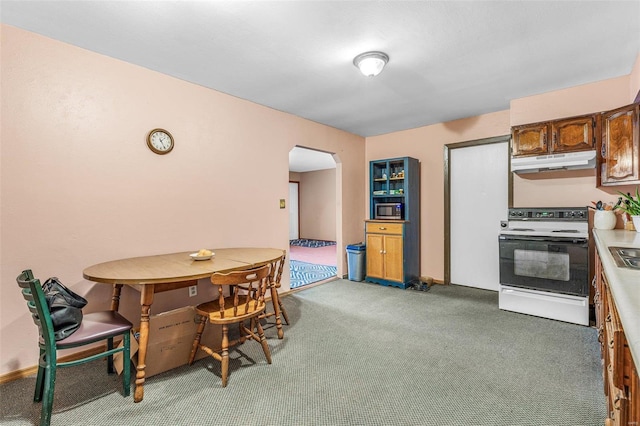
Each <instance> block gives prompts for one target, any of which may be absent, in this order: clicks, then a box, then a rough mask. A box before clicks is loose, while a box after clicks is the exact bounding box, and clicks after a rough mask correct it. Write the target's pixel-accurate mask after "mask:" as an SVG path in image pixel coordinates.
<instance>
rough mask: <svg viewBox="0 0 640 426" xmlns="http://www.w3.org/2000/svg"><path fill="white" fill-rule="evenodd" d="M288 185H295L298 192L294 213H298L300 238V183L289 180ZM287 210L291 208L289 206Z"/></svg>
mask: <svg viewBox="0 0 640 426" xmlns="http://www.w3.org/2000/svg"><path fill="white" fill-rule="evenodd" d="M289 183H295V184H296V189H297V190H298V197H297V198H298V205H297V206H296V212H297V213H298V238H300V181H298V180H291V179H289ZM289 201H291V200H289ZM289 208H291V205H289Z"/></svg>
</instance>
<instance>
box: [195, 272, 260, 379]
mask: <svg viewBox="0 0 640 426" xmlns="http://www.w3.org/2000/svg"><path fill="white" fill-rule="evenodd" d="M270 269H271V265H268V264H267V265H264V266H262V267H259V268H255V269H248V270H244V271H234V272H230V273H228V274H222V273H218V272H216V273H214V274H213V275H212V276H211V283H212V284H213V285H214V286H216V287H217V293H218V298H217V299H216V300H212V301H210V302H206V303H202V304H200V305H198V306H196V313H197V314H198V315H199V316H200V321H199V324H198V330H197V331H196V336H195V338H194V340H193V348H192V349H191V355H190V357H189V365H191V364H193V360H194V359H195V357H196V353H197V352H198V349H201V350H203V351H204V352H206V353H207V354H209V355H210V356H212V357H213V358H214V359H216V360H218V361H220V363H221V371H222V387H226V386H227V379H228V377H229V347H231V346H234V345H237V344H241V343H244V342H245V341H246V340H248V339H253V340H255V341H256V342H259V343H260V344H261V345H262V350H263V351H264V355H265V357H266V358H267V362H268V363H269V364H271V352H270V351H269V345H268V344H267V339H266V338H265V337H264V330H263V329H262V325H260V321H252V319H254V318H256V317H258V316H259V315H261V314H262V313H263V312H264V309H265V301H264V295H265V293H266V291H267V287H268V286H269V272H270ZM225 289H228V291H227V292H226V291H225ZM225 292H226V293H228V294H229V295H228V296H226V297H225V295H224V294H225ZM207 322H210V323H212V324H218V325H221V326H222V344H221V349H220V351H214V350H213V349H211V348H209V347H208V346H206V345H203V344H201V343H200V339H201V338H202V332H203V331H204V329H205V326H206V324H207ZM245 323H247V324H249V327H247V326H246V325H245ZM230 324H238V326H239V331H240V337H239V338H238V339H236V340H234V341H231V342H230V341H229V325H230ZM218 352H219V353H218Z"/></svg>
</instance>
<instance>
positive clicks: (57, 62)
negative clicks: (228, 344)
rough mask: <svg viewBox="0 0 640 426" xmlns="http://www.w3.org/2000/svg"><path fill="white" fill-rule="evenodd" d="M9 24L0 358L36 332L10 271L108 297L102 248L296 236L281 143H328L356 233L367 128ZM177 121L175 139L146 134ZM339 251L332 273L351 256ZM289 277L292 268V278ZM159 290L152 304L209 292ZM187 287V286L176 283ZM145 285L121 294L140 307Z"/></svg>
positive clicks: (128, 251) (350, 229) (346, 235)
mask: <svg viewBox="0 0 640 426" xmlns="http://www.w3.org/2000/svg"><path fill="white" fill-rule="evenodd" d="M0 31H1V33H0V35H1V37H2V51H1V62H2V75H1V90H2V96H1V98H2V100H1V114H2V128H1V134H0V136H1V138H0V140H1V146H0V149H1V156H0V173H1V175H0V179H1V188H0V195H1V197H0V199H1V200H2V204H1V210H0V217H1V222H0V226H1V232H2V239H1V242H0V256H1V257H0V270H1V272H0V274H1V275H0V280H1V281H0V308H1V313H0V315H1V316H0V360H1V361H0V362H1V365H0V374H4V373H7V372H11V371H15V370H19V369H22V368H26V367H31V366H33V365H35V362H36V358H37V347H36V345H35V341H36V339H37V337H36V336H37V332H36V329H35V326H34V324H33V322H32V321H31V318H30V316H29V314H28V312H27V309H26V306H25V303H24V300H23V299H22V297H21V295H20V292H19V291H18V288H17V285H16V282H15V277H16V276H17V275H18V273H19V272H20V271H22V270H23V269H25V268H31V269H33V271H34V273H35V274H36V276H37V277H40V278H41V279H46V278H47V277H49V276H58V277H59V278H60V279H61V280H62V281H63V282H64V283H65V284H67V285H68V286H69V287H70V288H72V289H73V290H75V291H77V292H78V293H81V294H84V295H86V297H87V298H88V299H89V305H88V308H87V309H88V310H89V311H90V310H97V309H106V308H107V307H108V304H109V287H108V286H106V285H102V284H93V283H91V282H87V281H85V280H83V278H82V270H83V269H84V268H85V267H87V266H89V265H92V264H94V263H98V262H103V261H107V260H112V259H119V258H125V257H130V256H142V255H150V254H158V253H167V252H176V251H187V250H197V249H198V248H202V247H213V248H215V247H234V246H235V247H237V246H268V247H279V248H283V249H286V248H287V247H288V212H287V210H281V209H280V208H279V202H278V200H279V199H280V198H285V199H288V180H289V172H288V158H289V157H288V155H289V151H290V150H291V149H292V148H293V147H294V146H295V145H297V144H300V143H301V142H304V145H305V146H307V147H311V148H315V149H319V150H323V151H327V152H333V153H335V155H334V157H335V158H336V159H337V162H338V168H337V172H336V181H337V185H338V188H337V189H336V196H337V197H338V202H337V208H338V209H341V210H342V211H340V212H338V218H339V219H338V222H337V223H336V228H337V229H338V231H337V236H336V238H337V241H338V247H339V248H340V249H341V250H342V252H344V246H345V244H348V243H351V242H353V241H356V240H358V241H359V240H360V239H361V232H359V228H361V226H362V222H363V220H364V209H363V206H364V205H365V195H364V194H365V184H364V179H365V176H366V171H365V165H366V161H365V147H364V138H362V137H359V136H356V135H352V134H349V133H346V132H343V131H339V130H336V129H333V128H330V127H327V126H323V125H320V124H317V123H313V122H311V121H308V120H304V119H301V118H298V117H295V116H292V115H289V114H285V113H282V112H279V111H276V110H273V109H270V108H266V107H263V106H260V105H257V104H254V103H251V102H248V101H244V100H241V99H238V98H234V97H232V96H228V95H226V94H223V93H220V92H216V91H214V90H210V89H206V88H204V87H201V86H197V85H194V84H191V83H187V82H184V81H182V80H179V79H176V78H172V77H169V76H166V75H163V74H160V73H157V72H153V71H149V70H147V69H144V68H141V67H138V66H135V65H131V64H128V63H125V62H122V61H119V60H115V59H112V58H109V57H106V56H103V55H99V54H96V53H92V52H89V51H86V50H83V49H80V48H77V47H74V46H70V45H67V44H64V43H61V42H58V41H54V40H51V39H48V38H45V37H42V36H39V35H36V34H33V33H30V32H26V31H23V30H19V29H16V28H13V27H10V26H7V25H2V26H1V27H0ZM155 127H163V128H166V129H167V130H169V131H170V132H171V133H172V134H173V136H174V137H175V140H176V147H175V149H174V150H173V152H171V153H170V154H168V155H165V156H159V155H156V154H153V153H152V152H151V151H150V150H149V149H148V148H147V146H146V143H145V138H146V135H147V133H148V131H149V130H150V129H152V128H155ZM344 263H345V262H344V259H343V261H342V262H340V263H339V264H338V273H339V274H342V271H343V270H345V264H344ZM204 281H206V280H204ZM288 286H289V279H288V275H287V274H285V275H283V287H284V290H287V289H288ZM209 287H210V286H207V285H206V282H200V283H199V290H200V291H199V295H198V296H197V297H195V298H188V296H187V290H186V289H184V291H183V292H181V291H173V292H167V293H161V294H158V295H157V296H156V298H155V301H154V305H153V306H152V314H153V313H157V312H161V311H163V310H167V309H171V308H174V307H179V306H183V305H185V304H195V303H198V302H200V301H202V300H204V299H206V298H207V297H208V296H207V292H208V290H209ZM183 293H184V294H183ZM138 300H139V296H138V295H137V293H135V292H134V291H133V290H129V289H125V291H124V292H123V297H122V303H121V310H122V312H123V313H124V314H125V316H127V317H128V318H130V319H131V320H132V321H133V322H137V318H138V312H139V305H138Z"/></svg>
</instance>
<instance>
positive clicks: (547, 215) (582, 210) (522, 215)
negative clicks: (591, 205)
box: [509, 207, 589, 222]
mask: <svg viewBox="0 0 640 426" xmlns="http://www.w3.org/2000/svg"><path fill="white" fill-rule="evenodd" d="M588 218H589V215H588V213H587V208H586V207H561V208H533V207H532V208H510V209H509V220H543V221H554V222H565V221H578V222H586V221H587V220H588Z"/></svg>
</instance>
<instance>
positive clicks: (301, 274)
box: [289, 260, 337, 288]
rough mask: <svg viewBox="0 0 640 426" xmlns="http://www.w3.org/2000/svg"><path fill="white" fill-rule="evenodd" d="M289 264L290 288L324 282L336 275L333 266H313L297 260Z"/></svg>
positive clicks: (335, 269)
mask: <svg viewBox="0 0 640 426" xmlns="http://www.w3.org/2000/svg"><path fill="white" fill-rule="evenodd" d="M289 263H290V266H291V272H290V277H291V288H297V287H302V286H303V285H307V284H311V283H315V282H318V281H322V280H326V279H327V278H330V277H335V276H336V273H337V268H336V267H335V266H325V265H315V264H313V263H306V262H300V261H297V260H291V261H289Z"/></svg>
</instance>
